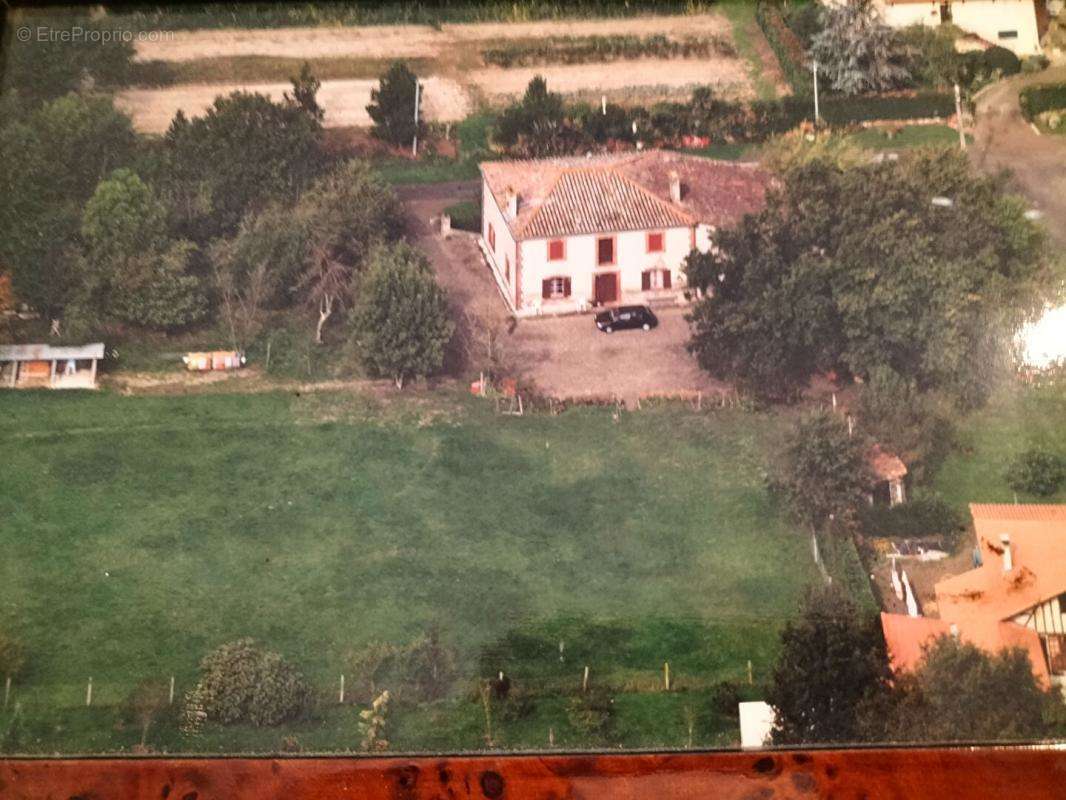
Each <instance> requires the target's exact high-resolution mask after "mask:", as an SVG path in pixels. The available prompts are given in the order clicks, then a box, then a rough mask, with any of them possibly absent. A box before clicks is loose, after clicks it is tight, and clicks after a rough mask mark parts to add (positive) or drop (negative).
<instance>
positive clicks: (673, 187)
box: [670, 169, 681, 203]
mask: <svg viewBox="0 0 1066 800" xmlns="http://www.w3.org/2000/svg"><path fill="white" fill-rule="evenodd" d="M670 199H671V200H673V201H674V202H675V203H680V202H681V178H679V177H678V175H677V170H676V169H672V170H670Z"/></svg>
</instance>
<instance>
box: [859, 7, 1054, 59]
mask: <svg viewBox="0 0 1066 800" xmlns="http://www.w3.org/2000/svg"><path fill="white" fill-rule="evenodd" d="M876 4H877V6H878V7H879V8H880V10H881V14H882V16H883V17H884V18H885V22H886V23H887V24H889V25H891V26H892V27H893V28H906V27H907V26H908V25H915V24H919V25H940V24H942V23H949V22H950V23H952V24H954V25H957V26H958V27H960V28H962V29H963V30H964V31H967V32H968V33H973V34H976V35H977V36H980V37H981V38H982V39H984V40H985V41H987V42H989V43H991V44H996V45H999V46H1000V47H1006V48H1007V49H1008V50H1012V51H1013V52H1014V53H1015V55H1018V56H1034V55H1038V54H1040V53H1041V52H1042V51H1041V48H1040V36H1041V34H1042V33H1043V31H1041V30H1040V28H1041V26H1042V25H1043V26H1046V24H1047V23H1046V19H1047V13H1046V4H1045V2H1044V0H944V2H940V0H876ZM1042 7H1043V8H1042ZM1038 14H1039V15H1040V16H1038Z"/></svg>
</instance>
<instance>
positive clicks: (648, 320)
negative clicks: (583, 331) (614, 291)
mask: <svg viewBox="0 0 1066 800" xmlns="http://www.w3.org/2000/svg"><path fill="white" fill-rule="evenodd" d="M658 324H659V320H658V319H657V318H656V316H655V314H653V313H652V311H651V309H650V308H648V307H647V306H619V307H618V308H611V309H608V310H607V311H604V312H602V313H600V314H597V315H596V327H597V328H599V329H600V330H601V331H603V332H604V333H614V332H615V331H621V330H625V329H626V328H643V329H644V330H646V331H650V330H651V329H652V328H654V327H655V326H656V325H658Z"/></svg>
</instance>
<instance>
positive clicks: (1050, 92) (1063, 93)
mask: <svg viewBox="0 0 1066 800" xmlns="http://www.w3.org/2000/svg"><path fill="white" fill-rule="evenodd" d="M1018 99H1019V102H1020V104H1021V107H1022V114H1023V115H1025V118H1026V119H1027V120H1029V121H1030V122H1032V121H1033V120H1034V119H1035V118H1036V117H1037V116H1039V115H1040V114H1043V113H1044V112H1045V111H1058V110H1060V109H1066V83H1046V84H1043V85H1041V86H1026V87H1025V88H1024V89H1022V91H1021V94H1020V95H1019V97H1018Z"/></svg>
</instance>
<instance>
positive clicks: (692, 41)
mask: <svg viewBox="0 0 1066 800" xmlns="http://www.w3.org/2000/svg"><path fill="white" fill-rule="evenodd" d="M711 55H723V56H730V57H732V56H735V55H736V49H735V48H734V47H733V45H732V44H731V43H730V42H728V41H726V40H725V39H722V38H721V37H718V36H700V37H685V38H683V39H670V38H668V37H666V36H663V35H661V34H657V35H655V36H625V35H617V36H553V37H550V38H548V39H541V40H538V41H530V42H513V43H510V44H505V45H502V46H500V47H491V48H488V49H486V50H483V51H482V52H481V57H482V59H483V60H484V61H485V63H486V64H492V65H494V66H498V67H527V66H530V65H533V64H560V63H561V64H584V63H588V62H599V61H617V60H620V59H624V58H693V57H700V56H711Z"/></svg>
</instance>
